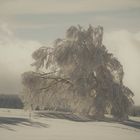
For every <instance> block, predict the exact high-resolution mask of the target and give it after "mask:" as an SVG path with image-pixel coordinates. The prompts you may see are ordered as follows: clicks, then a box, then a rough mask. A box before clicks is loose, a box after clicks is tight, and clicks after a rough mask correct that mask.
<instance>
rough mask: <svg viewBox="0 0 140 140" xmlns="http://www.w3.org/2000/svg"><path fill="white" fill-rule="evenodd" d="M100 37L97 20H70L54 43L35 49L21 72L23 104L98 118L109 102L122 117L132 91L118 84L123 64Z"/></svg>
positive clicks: (116, 113)
mask: <svg viewBox="0 0 140 140" xmlns="http://www.w3.org/2000/svg"><path fill="white" fill-rule="evenodd" d="M102 39H103V28H102V27H101V26H98V27H97V28H94V27H92V26H91V25H90V26H89V28H88V29H87V30H85V29H83V28H82V27H81V26H78V27H75V26H71V27H70V28H69V29H68V30H67V32H66V37H65V38H64V39H57V40H56V41H55V42H54V45H53V47H41V48H39V49H38V50H36V51H35V52H34V53H33V54H32V57H33V59H34V60H35V62H34V63H33V64H32V66H34V67H35V68H36V70H35V71H34V72H25V73H24V74H23V75H22V79H23V85H24V91H25V92H24V101H25V105H27V107H29V106H31V105H32V106H33V108H34V109H35V108H37V107H38V108H46V109H52V110H63V111H71V112H74V113H79V114H81V115H86V116H90V117H97V118H102V117H104V114H105V112H106V109H107V108H110V110H111V113H112V115H114V116H115V117H116V118H117V119H118V118H119V119H126V118H127V117H128V111H129V107H130V106H131V105H132V104H133V100H132V96H133V93H132V91H131V90H130V89H129V88H127V87H126V86H124V85H123V75H124V72H123V67H122V65H121V64H120V62H119V61H118V60H117V59H116V58H115V57H113V54H111V53H109V52H108V51H107V49H106V47H105V46H104V45H103V44H102Z"/></svg>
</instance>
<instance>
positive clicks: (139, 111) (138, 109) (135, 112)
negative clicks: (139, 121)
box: [130, 106, 140, 116]
mask: <svg viewBox="0 0 140 140" xmlns="http://www.w3.org/2000/svg"><path fill="white" fill-rule="evenodd" d="M130 115H131V116H140V106H133V107H132V108H131V110H130Z"/></svg>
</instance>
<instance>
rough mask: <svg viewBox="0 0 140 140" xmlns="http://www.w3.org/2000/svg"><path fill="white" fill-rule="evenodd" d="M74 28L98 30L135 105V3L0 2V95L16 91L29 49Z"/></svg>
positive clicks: (138, 10)
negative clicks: (120, 67)
mask: <svg viewBox="0 0 140 140" xmlns="http://www.w3.org/2000/svg"><path fill="white" fill-rule="evenodd" d="M77 24H81V25H82V26H84V27H87V26H88V25H89V24H92V25H95V26H96V25H99V24H100V25H102V26H103V27H104V44H105V45H106V46H107V48H108V49H109V50H110V51H111V52H113V53H114V55H115V56H116V57H117V58H118V59H119V60H120V61H121V63H122V64H123V66H124V71H125V77H124V83H125V84H126V85H128V87H130V88H131V89H132V90H133V91H134V93H135V97H134V99H135V102H136V104H140V86H139V81H140V72H139V71H140V0H117V1H115V0H59V1H58V0H0V66H1V67H0V91H1V92H5V93H15V92H19V91H20V89H21V88H20V74H21V73H23V72H24V71H26V70H29V69H30V63H32V59H31V57H30V55H31V53H32V52H33V50H35V49H36V48H38V47H40V46H41V44H42V43H43V44H47V43H48V42H51V41H53V40H55V39H56V38H58V37H63V36H64V33H65V31H66V29H67V28H68V27H69V26H70V25H77ZM17 85H18V86H17Z"/></svg>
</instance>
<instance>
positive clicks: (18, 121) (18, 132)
mask: <svg viewBox="0 0 140 140" xmlns="http://www.w3.org/2000/svg"><path fill="white" fill-rule="evenodd" d="M28 114H29V112H25V111H23V110H18V109H0V140H140V127H139V128H137V127H134V126H133V127H132V126H128V125H124V124H120V123H112V122H101V121H100V122H99V121H94V122H80V121H78V122H76V121H70V120H66V119H57V118H55V119H54V118H45V117H39V116H36V115H33V117H32V119H31V120H30V119H29V118H28ZM131 119H133V120H135V121H139V122H137V123H140V118H138V117H137V118H131Z"/></svg>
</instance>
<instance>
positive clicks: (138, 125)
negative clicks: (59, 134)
mask: <svg viewBox="0 0 140 140" xmlns="http://www.w3.org/2000/svg"><path fill="white" fill-rule="evenodd" d="M36 113H37V115H38V116H40V117H48V118H53V119H66V120H70V121H75V122H97V121H98V122H108V123H119V124H122V125H125V126H129V127H133V128H136V129H140V122H138V121H133V120H128V121H116V120H114V119H113V118H107V117H105V118H104V119H97V118H96V119H94V118H91V119H89V118H86V117H80V116H78V115H76V114H72V113H63V112H36Z"/></svg>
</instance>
